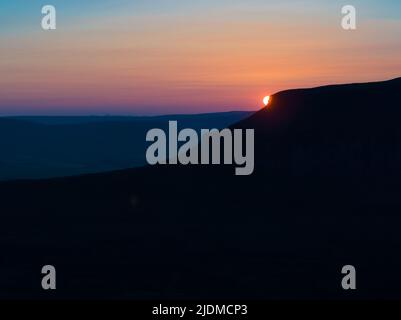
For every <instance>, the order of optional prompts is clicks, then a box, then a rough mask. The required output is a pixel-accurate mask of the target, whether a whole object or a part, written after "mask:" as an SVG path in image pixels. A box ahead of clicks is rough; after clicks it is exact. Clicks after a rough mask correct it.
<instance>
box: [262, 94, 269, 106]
mask: <svg viewBox="0 0 401 320" xmlns="http://www.w3.org/2000/svg"><path fill="white" fill-rule="evenodd" d="M269 101H270V96H266V97H264V98H263V103H264V104H265V107H267V105H268V104H269Z"/></svg>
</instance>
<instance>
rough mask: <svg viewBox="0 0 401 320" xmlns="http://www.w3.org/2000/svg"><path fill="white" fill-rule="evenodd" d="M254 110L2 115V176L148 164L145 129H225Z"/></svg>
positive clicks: (34, 175) (47, 174)
mask: <svg viewBox="0 0 401 320" xmlns="http://www.w3.org/2000/svg"><path fill="white" fill-rule="evenodd" d="M250 114H252V113H251V112H222V113H211V114H198V115H168V116H154V117H123V116H103V117H95V116H86V117H84V116H82V117H44V116H37V117H23V116H21V117H3V118H1V117H0V180H12V179H32V178H36V179H38V178H49V177H62V176H70V175H78V174H84V173H94V172H102V171H111V170H118V169H127V168H133V167H138V166H143V165H145V164H146V159H145V152H146V147H147V145H148V144H147V142H146V141H145V137H146V133H147V131H148V130H150V129H152V128H162V129H167V128H168V121H169V120H177V121H178V122H179V126H180V127H183V128H186V127H190V128H194V129H195V130H200V129H201V128H209V127H211V128H214V127H216V128H225V127H227V126H228V125H230V124H233V123H236V122H238V121H239V120H241V119H243V118H245V117H247V116H249V115H250Z"/></svg>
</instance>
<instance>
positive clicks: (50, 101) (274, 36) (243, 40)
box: [0, 0, 401, 115]
mask: <svg viewBox="0 0 401 320" xmlns="http://www.w3.org/2000/svg"><path fill="white" fill-rule="evenodd" d="M205 1H206V0H205ZM120 2H121V3H122V2H123V1H120ZM234 2H235V5H234V4H233V5H228V4H227V5H224V6H223V5H221V6H219V7H217V8H215V10H214V11H213V14H211V11H210V8H209V7H208V6H206V5H205V6H204V7H199V8H198V10H196V11H195V10H193V11H191V10H190V8H191V7H190V6H189V7H188V8H187V9H188V11H185V12H184V11H182V10H184V9H177V10H172V8H170V6H166V7H169V8H170V9H171V11H168V10H167V8H166V10H167V11H166V12H163V13H159V12H158V11H156V12H153V11H145V12H143V13H141V14H139V13H137V10H134V9H132V10H128V9H130V8H129V7H128V6H129V5H128V2H127V4H124V5H123V4H121V5H119V6H117V5H116V6H117V7H119V8H121V11H119V12H115V13H113V14H107V15H102V17H101V19H95V17H93V18H91V17H87V19H86V20H85V19H83V18H82V19H81V20H82V21H81V20H79V22H80V23H74V22H76V21H75V20H76V19H77V18H74V17H71V18H70V20H69V22H70V23H68V24H65V27H64V28H60V30H59V29H57V32H56V33H49V32H42V30H41V29H40V28H38V29H35V28H30V29H28V31H27V32H24V33H22V32H21V33H16V34H13V33H11V32H10V33H9V34H8V33H5V34H4V37H5V41H2V43H1V44H0V51H1V59H0V72H1V74H2V75H6V76H3V77H0V115H2V114H19V113H21V114H39V113H40V114H58V113H60V114H61V113H62V114H66V113H68V114H77V113H85V114H115V113H118V114H166V113H203V112H218V111H233V110H255V108H256V106H260V103H261V102H260V101H261V98H263V97H264V95H261V94H263V93H264V92H266V88H268V93H269V94H274V93H276V92H279V91H281V90H286V89H295V88H303V87H315V86H320V85H328V84H336V83H349V82H368V81H379V80H386V79H391V78H395V77H397V76H399V75H400V73H401V60H400V59H399V57H400V53H401V44H400V42H399V30H400V28H401V20H375V21H374V23H373V22H372V21H370V20H369V21H364V22H363V21H361V22H360V24H359V27H358V30H357V31H356V32H346V31H344V30H342V29H341V28H339V18H338V14H335V11H333V14H332V15H331V14H329V15H328V16H322V17H320V16H319V15H316V14H315V13H313V14H312V13H311V14H309V13H308V12H307V11H305V10H304V8H303V7H302V6H297V5H294V4H293V3H292V2H291V6H287V5H278V4H277V5H276V4H269V2H266V4H264V5H260V4H259V3H254V4H253V1H249V2H242V4H241V5H239V3H238V4H237V2H236V1H234ZM93 3H94V2H93ZM96 3H97V2H96ZM124 3H125V2H124ZM202 3H203V2H202ZM191 6H192V5H191ZM163 7H164V6H163ZM202 8H203V9H202ZM289 8H291V9H289ZM123 9H124V10H123ZM321 9H322V10H324V12H331V11H329V10H327V8H326V5H324V6H323V5H322V8H321ZM149 10H150V9H149ZM180 10H181V11H180ZM283 14H285V16H286V19H285V20H283V19H282V18H281V17H282V16H283ZM85 17H86V16H85ZM266 17H269V18H268V19H267V18H266ZM55 35H57V36H55ZM5 43H6V44H7V45H5ZM43 48H46V55H45V56H44V54H43V50H44V49H43ZM350 52H351V53H352V54H350ZM268 103H270V104H271V103H272V101H271V98H270V101H268ZM268 103H266V102H265V101H264V104H265V106H266V105H267V104H268Z"/></svg>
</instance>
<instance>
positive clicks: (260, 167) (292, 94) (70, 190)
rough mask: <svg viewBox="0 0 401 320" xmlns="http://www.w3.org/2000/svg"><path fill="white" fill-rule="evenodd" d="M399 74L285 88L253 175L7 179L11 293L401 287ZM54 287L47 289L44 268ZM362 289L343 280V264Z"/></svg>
mask: <svg viewBox="0 0 401 320" xmlns="http://www.w3.org/2000/svg"><path fill="white" fill-rule="evenodd" d="M400 101H401V79H396V80H392V81H387V82H378V83H370V84H354V85H343V86H329V87H320V88H315V89H305V90H291V91H285V92H280V93H278V94H276V95H274V96H273V97H272V104H271V106H270V108H269V109H268V110H262V111H260V112H258V113H256V114H255V115H253V116H251V117H250V118H248V119H246V120H244V121H242V122H240V123H239V124H237V125H236V126H235V127H238V128H254V129H255V135H256V145H255V149H256V155H255V157H256V163H255V172H254V174H253V175H251V176H235V175H234V169H233V168H232V167H230V166H187V167H185V166H166V167H146V168H138V169H132V170H126V171H119V172H111V173H105V174H96V175H87V176H80V177H72V178H63V179H53V180H43V181H36V182H35V181H19V182H7V183H2V184H0V197H1V201H0V212H1V223H0V246H1V247H0V252H1V255H0V259H1V260H0V297H1V298H113V299H127V298H132V299H148V298H226V299H228V298H248V299H251V298H262V299H266V298H268V299H272V298H274V299H282V298H286V299H290V298H291V299H292V298H299V299H310V298H313V299H321V298H323V299H325V298H336V299H338V298H340V299H353V298H370V299H380V298H401V271H400V270H401V232H400V230H401V179H400V177H401V103H400ZM45 264H51V265H54V266H55V267H56V269H57V290H56V291H52V292H45V291H43V290H42V289H41V285H40V283H41V277H42V275H41V273H40V271H41V268H42V266H43V265H45ZM346 264H351V265H354V266H355V267H356V270H357V290H356V291H351V292H350V291H344V290H343V289H342V288H341V279H342V276H343V275H342V274H341V268H342V266H344V265H346Z"/></svg>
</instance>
